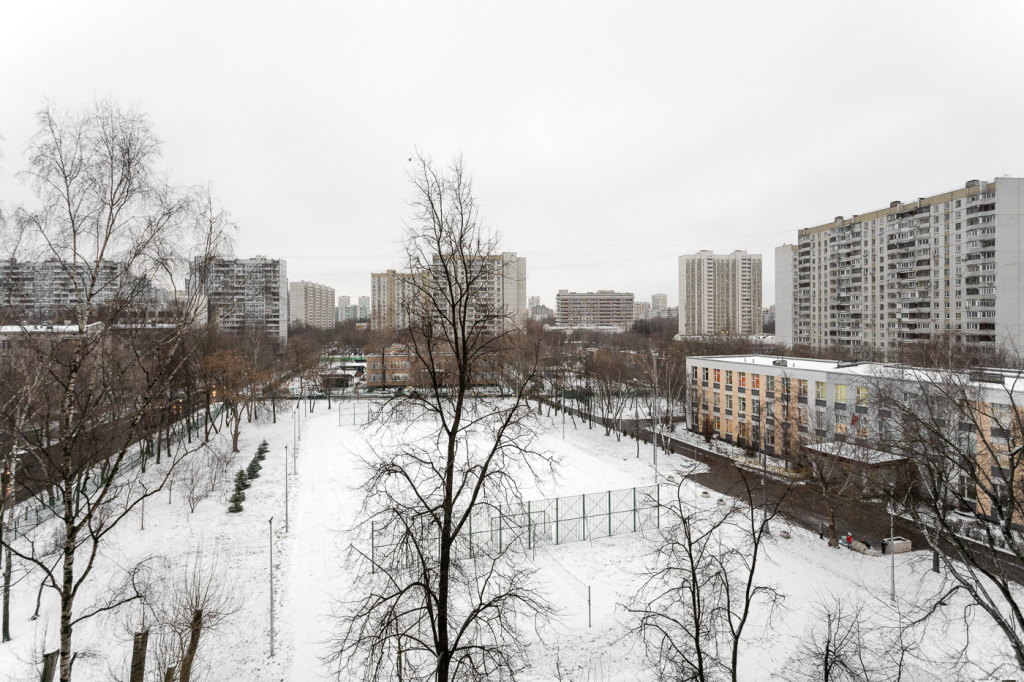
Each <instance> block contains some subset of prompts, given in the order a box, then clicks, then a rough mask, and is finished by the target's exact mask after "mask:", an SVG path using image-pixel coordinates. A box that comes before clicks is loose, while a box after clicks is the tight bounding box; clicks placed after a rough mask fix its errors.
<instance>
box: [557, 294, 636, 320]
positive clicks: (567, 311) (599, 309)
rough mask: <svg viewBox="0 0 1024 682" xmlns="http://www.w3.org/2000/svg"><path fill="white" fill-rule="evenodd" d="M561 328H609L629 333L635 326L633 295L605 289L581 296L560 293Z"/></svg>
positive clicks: (559, 313) (558, 315)
mask: <svg viewBox="0 0 1024 682" xmlns="http://www.w3.org/2000/svg"><path fill="white" fill-rule="evenodd" d="M556 300H557V304H558V313H557V317H558V325H559V326H560V327H608V328H618V329H628V328H629V327H630V326H631V325H632V324H633V294H630V293H623V292H616V291H610V290H607V289H601V290H598V291H597V292H586V293H577V292H575V291H569V290H568V289H562V290H560V291H559V292H558V296H557V299H556Z"/></svg>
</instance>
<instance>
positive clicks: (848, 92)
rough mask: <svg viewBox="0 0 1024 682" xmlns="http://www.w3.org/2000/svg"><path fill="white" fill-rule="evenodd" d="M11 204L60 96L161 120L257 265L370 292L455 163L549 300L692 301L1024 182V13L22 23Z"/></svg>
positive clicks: (626, 9)
mask: <svg viewBox="0 0 1024 682" xmlns="http://www.w3.org/2000/svg"><path fill="white" fill-rule="evenodd" d="M0 17H2V25H0V135H2V136H3V137H4V139H5V141H4V142H3V144H2V149H3V152H4V157H5V158H4V160H3V162H2V164H0V201H3V203H4V204H5V205H6V206H7V207H8V208H9V207H10V206H11V204H12V203H13V202H15V201H17V200H18V198H19V195H20V194H21V193H22V192H23V191H24V190H23V189H20V181H19V180H18V179H16V178H14V177H13V175H14V173H15V172H16V171H17V170H18V169H19V168H20V167H21V165H22V163H23V159H24V149H25V143H26V141H27V139H28V137H29V136H30V135H31V133H32V132H33V126H34V118H33V114H34V112H35V111H36V110H37V109H38V108H39V106H40V104H41V102H42V101H43V99H44V98H47V97H48V98H51V99H53V100H55V101H56V102H57V103H58V104H59V105H62V106H68V107H77V106H81V105H82V104H84V103H87V102H88V101H89V100H90V99H91V98H92V97H93V96H94V95H101V96H102V95H113V96H115V97H117V98H119V99H120V100H122V101H123V102H125V103H130V104H137V105H138V106H139V107H141V108H142V109H144V110H146V111H148V112H149V113H150V114H151V116H152V120H153V123H154V126H155V128H156V131H157V133H158V135H159V136H160V137H161V138H162V139H163V140H164V163H165V165H166V167H167V168H169V169H171V170H172V171H173V174H174V178H175V179H176V180H177V181H179V182H182V183H196V182H206V181H209V182H211V183H212V185H213V187H214V191H215V192H216V194H217V195H218V196H219V197H220V199H221V201H222V203H223V204H224V205H225V207H226V208H227V209H228V210H229V211H230V212H231V213H232V215H233V217H234V219H235V221H236V222H237V223H238V224H239V226H240V234H239V238H238V247H237V254H238V255H239V256H245V257H248V256H252V255H255V254H264V255H267V256H271V257H275V258H284V259H286V260H287V261H288V273H289V278H290V279H292V280H297V279H310V280H313V281H317V282H323V283H326V284H330V285H332V286H334V287H335V288H336V289H337V293H338V294H339V295H342V294H348V295H351V296H358V295H368V294H369V290H370V273H371V272H375V271H379V270H382V269H386V268H388V267H395V266H399V265H400V262H399V254H400V251H399V240H400V238H401V234H402V225H403V221H404V220H406V219H407V217H408V215H409V206H408V201H409V199H410V196H411V187H410V184H409V182H408V179H407V170H408V166H409V164H408V161H407V159H408V158H409V156H410V155H411V153H412V152H413V150H414V149H416V148H419V149H421V150H422V151H423V152H425V153H427V154H429V155H431V156H433V157H434V158H435V159H437V160H440V161H447V160H449V159H450V158H451V157H452V155H453V154H455V153H459V152H461V153H462V154H463V155H464V158H465V161H466V164H467V166H468V167H469V169H470V170H471V171H472V173H473V176H474V179H475V190H476V195H477V198H478V199H479V201H480V202H481V204H482V205H483V216H484V218H485V220H486V222H487V223H488V224H489V225H490V226H491V227H493V228H496V229H498V230H500V231H501V232H502V234H503V244H504V247H505V249H507V250H510V251H516V252H518V253H519V254H520V255H525V256H526V257H527V262H528V266H527V267H528V275H529V281H528V290H529V294H530V295H539V296H540V297H541V299H542V301H543V303H545V304H547V305H549V306H552V307H553V305H554V295H555V293H556V292H557V291H558V289H561V288H566V289H571V290H575V291H591V290H596V289H616V290H620V291H631V292H634V293H635V294H636V296H637V299H638V300H650V296H651V294H653V293H659V292H663V293H667V294H668V296H669V304H670V305H675V304H676V303H677V300H678V273H677V270H678V266H677V257H678V256H679V255H680V254H683V253H689V252H693V251H697V250H699V249H713V250H715V251H722V252H728V251H731V250H733V249H746V250H747V251H750V252H754V253H762V254H764V257H765V271H764V304H765V305H766V306H767V305H768V304H769V303H772V302H773V301H774V288H775V287H774V262H773V260H774V257H773V250H774V248H775V247H776V246H778V245H779V244H782V243H784V242H793V241H795V239H796V230H798V229H799V228H802V227H809V226H812V225H818V224H821V223H824V222H829V221H831V220H832V219H833V218H834V217H835V216H837V215H840V214H841V215H845V216H849V215H851V214H854V213H864V212H867V211H869V210H874V209H877V208H880V207H882V206H886V205H888V203H889V202H890V201H893V200H897V199H899V200H904V201H911V200H914V199H916V198H917V197H919V196H924V195H929V194H934V193H937V192H941V191H947V190H951V189H954V188H957V187H961V186H963V183H964V181H966V180H969V179H973V178H977V179H983V180H991V179H992V178H994V177H996V176H998V175H1004V174H1009V175H1014V176H1019V175H1021V174H1024V3H1021V2H985V3H963V2H935V1H934V0H932V1H928V2H920V3H911V2H900V3H892V2H878V3H869V2H858V3H839V2H822V1H819V2H806V3H783V2H763V1H758V2H746V3H740V2H736V3H718V2H704V3H700V4H697V3H682V2H673V3H646V2H645V3H635V2H630V3H626V2H621V3H615V4H611V3H596V2H586V3H567V2H544V3H526V2H521V1H520V2H515V3H505V4H499V3H494V2H466V3H459V4H455V3H437V2H422V1H420V2H411V3H386V2H365V3H358V4H357V3H351V4H349V3H340V2H323V3H311V2H274V3H261V2H253V1H251V0H250V1H247V2H235V3H228V2H216V3H214V2H185V1H182V0H176V1H175V2H167V3H157V2H139V1H138V0H136V1H135V2H65V3H55V2H40V1H33V2H5V3H4V7H3V11H2V12H0Z"/></svg>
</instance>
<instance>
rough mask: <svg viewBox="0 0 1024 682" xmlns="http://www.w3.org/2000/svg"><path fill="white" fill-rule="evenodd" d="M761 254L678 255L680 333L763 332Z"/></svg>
mask: <svg viewBox="0 0 1024 682" xmlns="http://www.w3.org/2000/svg"><path fill="white" fill-rule="evenodd" d="M761 329H762V323H761V255H760V254H753V253H747V252H746V251H733V252H732V253H730V254H727V255H715V254H714V253H713V252H711V251H700V252H699V253H695V254H688V255H683V256H680V257H679V333H680V334H682V335H684V336H718V335H722V334H727V335H744V336H746V335H751V334H760V333H761Z"/></svg>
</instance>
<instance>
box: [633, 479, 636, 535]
mask: <svg viewBox="0 0 1024 682" xmlns="http://www.w3.org/2000/svg"><path fill="white" fill-rule="evenodd" d="M633 532H634V533H635V532H636V486H634V487H633Z"/></svg>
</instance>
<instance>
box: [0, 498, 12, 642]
mask: <svg viewBox="0 0 1024 682" xmlns="http://www.w3.org/2000/svg"><path fill="white" fill-rule="evenodd" d="M11 515H12V516H13V515H14V509H13V508H12V509H11ZM2 526H3V519H2V514H0V528H2ZM0 532H2V531H0ZM12 539H13V538H12ZM0 551H3V549H2V548H0ZM3 628H4V633H3V641H5V642H9V641H11V550H10V548H8V550H7V561H6V563H5V564H4V626H3Z"/></svg>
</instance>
